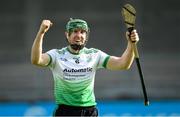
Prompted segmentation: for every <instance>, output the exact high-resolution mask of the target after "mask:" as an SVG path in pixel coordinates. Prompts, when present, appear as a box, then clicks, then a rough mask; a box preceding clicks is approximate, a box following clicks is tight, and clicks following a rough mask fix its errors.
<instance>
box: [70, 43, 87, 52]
mask: <svg viewBox="0 0 180 117" xmlns="http://www.w3.org/2000/svg"><path fill="white" fill-rule="evenodd" d="M70 46H71V48H72V49H73V50H75V51H77V50H81V49H83V48H84V46H85V44H82V45H78V44H70Z"/></svg>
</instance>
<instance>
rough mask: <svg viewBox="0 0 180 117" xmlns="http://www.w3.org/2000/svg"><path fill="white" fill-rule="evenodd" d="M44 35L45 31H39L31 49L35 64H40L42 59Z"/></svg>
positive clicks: (32, 59) (32, 60)
mask: <svg viewBox="0 0 180 117" xmlns="http://www.w3.org/2000/svg"><path fill="white" fill-rule="evenodd" d="M43 37H44V32H42V31H39V32H38V33H37V35H36V38H35V40H34V43H33V46H32V50H31V62H32V63H33V64H38V63H39V62H40V60H41V55H42V43H43Z"/></svg>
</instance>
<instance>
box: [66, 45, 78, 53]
mask: <svg viewBox="0 0 180 117" xmlns="http://www.w3.org/2000/svg"><path fill="white" fill-rule="evenodd" d="M68 49H69V51H70V52H71V53H73V54H79V52H80V50H74V49H72V47H71V46H70V45H69V46H68Z"/></svg>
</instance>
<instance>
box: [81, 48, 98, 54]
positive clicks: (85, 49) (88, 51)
mask: <svg viewBox="0 0 180 117" xmlns="http://www.w3.org/2000/svg"><path fill="white" fill-rule="evenodd" d="M99 51H100V50H99V49H96V48H84V50H83V52H84V53H85V54H92V53H98V52H99Z"/></svg>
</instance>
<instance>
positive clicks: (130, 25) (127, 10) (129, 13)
mask: <svg viewBox="0 0 180 117" xmlns="http://www.w3.org/2000/svg"><path fill="white" fill-rule="evenodd" d="M121 13H122V16H123V19H124V22H125V25H126V27H127V29H128V31H129V33H130V34H131V32H132V31H133V30H134V27H135V20H136V10H135V8H134V7H133V6H132V5H130V4H126V5H124V6H123V8H122V11H121ZM133 46H134V54H135V60H136V64H137V68H138V71H139V75H140V80H141V85H142V89H143V95H144V104H145V106H148V105H149V100H148V97H147V93H146V87H145V84H144V78H143V73H142V70H141V65H140V62H139V53H138V49H137V45H136V43H133Z"/></svg>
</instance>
